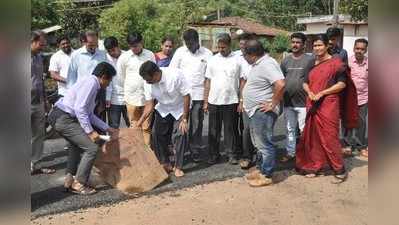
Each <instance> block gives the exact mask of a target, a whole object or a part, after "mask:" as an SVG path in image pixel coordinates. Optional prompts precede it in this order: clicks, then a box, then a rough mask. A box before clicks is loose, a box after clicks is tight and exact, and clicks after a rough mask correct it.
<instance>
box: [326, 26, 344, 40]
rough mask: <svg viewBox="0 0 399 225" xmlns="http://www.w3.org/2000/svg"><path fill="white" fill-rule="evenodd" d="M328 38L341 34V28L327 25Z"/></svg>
mask: <svg viewBox="0 0 399 225" xmlns="http://www.w3.org/2000/svg"><path fill="white" fill-rule="evenodd" d="M326 34H327V37H328V39H331V38H333V37H340V36H341V29H339V28H338V27H329V28H328V29H327V31H326Z"/></svg>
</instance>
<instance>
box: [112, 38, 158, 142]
mask: <svg viewBox="0 0 399 225" xmlns="http://www.w3.org/2000/svg"><path fill="white" fill-rule="evenodd" d="M127 43H128V45H129V48H130V50H129V51H126V52H125V53H123V54H122V55H121V56H120V57H119V59H118V63H117V73H118V76H120V79H121V81H122V82H123V83H124V100H125V102H126V107H127V113H128V116H129V120H130V125H131V126H134V125H135V124H136V123H137V121H138V120H139V119H140V117H141V116H142V114H143V111H144V103H145V99H144V80H143V78H142V77H141V76H140V74H139V70H140V66H141V64H143V63H144V62H146V61H152V62H155V56H154V53H152V52H151V51H149V50H147V49H144V48H143V37H142V36H141V34H139V33H131V34H129V35H128V37H127ZM141 128H142V129H143V136H144V143H145V144H146V145H148V146H150V141H151V138H150V137H151V126H150V117H148V118H147V119H146V120H145V121H143V122H142V123H141Z"/></svg>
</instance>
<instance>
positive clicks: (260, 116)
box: [249, 110, 277, 177]
mask: <svg viewBox="0 0 399 225" xmlns="http://www.w3.org/2000/svg"><path fill="white" fill-rule="evenodd" d="M276 120H277V115H276V114H275V113H274V112H266V113H265V112H261V111H259V110H257V111H256V112H255V114H254V115H252V117H250V119H249V123H250V132H251V139H252V143H253V144H254V146H255V148H256V149H257V150H258V155H260V156H261V157H260V160H259V164H260V165H259V167H260V171H261V173H262V174H264V175H265V176H266V177H271V176H272V173H273V170H274V166H275V164H276V149H275V147H274V143H273V140H272V137H273V129H274V124H275V122H276Z"/></svg>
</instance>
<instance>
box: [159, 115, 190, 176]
mask: <svg viewBox="0 0 399 225" xmlns="http://www.w3.org/2000/svg"><path fill="white" fill-rule="evenodd" d="M179 123H180V121H179V120H176V119H175V118H174V117H173V116H172V115H171V114H168V115H167V116H166V117H165V118H162V116H161V115H160V114H159V112H158V111H157V110H155V113H154V125H153V128H152V135H151V137H152V142H153V149H154V151H155V155H156V156H157V158H158V160H159V162H160V163H161V164H169V163H170V161H169V148H168V145H169V143H171V140H172V144H173V147H174V150H175V152H176V162H175V167H176V168H179V169H182V168H183V161H184V152H185V151H186V150H187V147H188V137H187V133H185V134H183V133H182V132H181V131H180V130H179Z"/></svg>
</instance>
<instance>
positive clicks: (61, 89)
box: [48, 50, 73, 96]
mask: <svg viewBox="0 0 399 225" xmlns="http://www.w3.org/2000/svg"><path fill="white" fill-rule="evenodd" d="M72 53H73V50H72V52H71V53H70V54H69V55H68V54H66V53H65V52H64V51H62V50H58V51H57V52H56V53H54V55H52V56H51V58H50V65H49V68H48V70H49V71H53V72H58V73H59V75H60V76H61V77H63V78H65V79H66V78H67V76H68V68H69V64H70V63H71V55H72ZM57 83H58V94H59V95H62V96H64V95H65V93H66V90H67V85H66V83H63V82H57Z"/></svg>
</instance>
